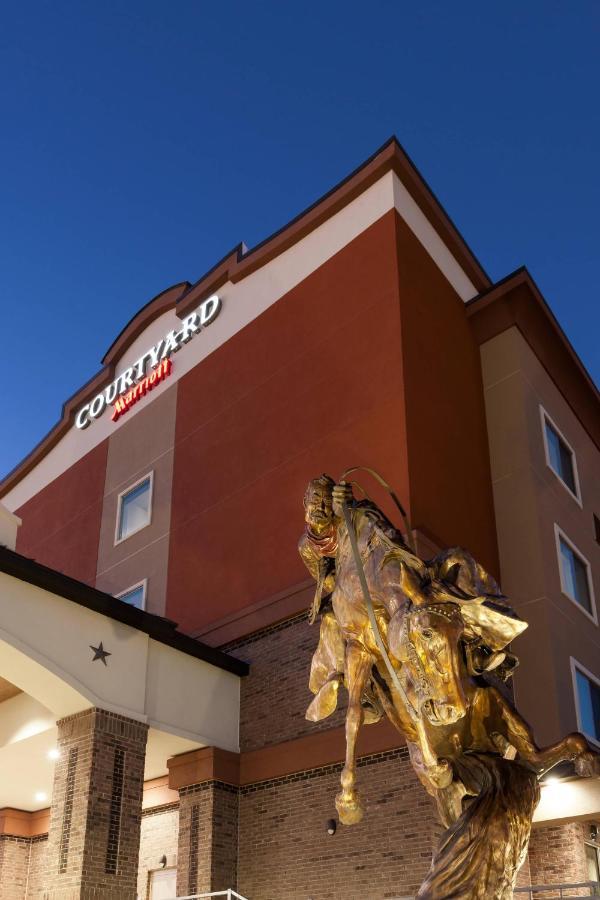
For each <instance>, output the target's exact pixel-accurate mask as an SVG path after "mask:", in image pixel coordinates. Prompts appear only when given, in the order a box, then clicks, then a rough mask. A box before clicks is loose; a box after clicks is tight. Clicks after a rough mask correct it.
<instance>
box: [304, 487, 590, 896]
mask: <svg viewBox="0 0 600 900" xmlns="http://www.w3.org/2000/svg"><path fill="white" fill-rule="evenodd" d="M394 499H396V498H394ZM304 507H305V522H306V526H305V531H304V534H303V535H302V537H301V539H300V543H299V551H300V555H301V556H302V559H303V561H304V563H305V564H306V566H307V568H308V569H309V571H310V572H311V574H312V576H313V577H314V578H315V581H316V582H317V589H316V593H315V599H314V601H313V605H312V609H311V611H310V621H311V623H312V622H314V621H315V620H316V618H317V616H318V615H319V614H320V615H321V625H320V636H319V644H318V647H317V650H316V651H315V654H314V656H313V660H312V665H311V672H310V681H309V687H310V690H311V691H312V693H313V694H314V695H315V697H314V699H313V701H312V702H311V704H310V706H309V707H308V710H307V713H306V717H307V718H308V719H309V720H311V721H319V720H321V719H323V718H325V717H326V716H329V715H331V713H332V712H334V710H335V709H336V706H337V699H338V691H339V688H340V687H341V686H342V685H343V686H344V687H345V689H346V691H347V693H348V709H347V713H346V759H345V764H344V768H343V770H342V774H341V787H342V789H341V791H340V793H339V794H338V795H337V797H336V807H337V810H338V814H339V818H340V821H341V822H342V823H344V824H346V825H351V824H354V823H356V822H358V821H360V819H361V818H362V815H363V811H362V806H361V802H360V798H359V796H358V793H357V791H356V786H355V782H356V740H357V736H358V732H359V729H360V727H361V726H362V725H363V724H368V723H371V722H375V721H377V720H378V719H379V718H381V716H382V715H384V714H385V715H387V716H388V718H389V719H390V721H391V722H392V723H393V725H394V726H395V727H396V728H397V729H398V730H399V731H400V732H401V734H402V735H403V736H404V737H405V739H406V743H407V746H408V750H409V754H410V759H411V762H412V765H413V768H414V769H415V772H416V774H417V776H418V777H419V779H420V781H421V783H422V784H423V786H424V787H425V789H426V790H427V792H428V793H429V794H430V795H431V796H432V797H433V798H434V799H435V801H436V805H437V809H438V812H439V815H440V818H441V821H442V823H443V824H444V826H445V827H446V831H445V832H444V834H443V836H442V839H441V842H440V846H439V848H438V850H437V851H436V853H435V854H434V857H433V860H432V864H431V869H430V871H429V874H428V876H427V878H426V880H425V882H424V883H423V885H422V886H421V888H420V890H419V893H418V894H417V897H418V898H419V900H442V898H448V897H452V898H455V900H509V898H512V891H513V887H514V883H515V880H516V875H517V872H518V870H519V867H520V866H521V864H522V862H523V860H524V858H525V854H526V852H527V844H528V840H529V833H530V830H531V820H532V817H533V813H534V810H535V807H536V805H537V803H538V800H539V787H538V779H539V777H540V776H541V775H542V774H543V773H544V772H546V771H548V769H550V768H552V767H553V766H555V765H556V764H557V763H559V762H561V761H563V760H573V762H574V764H575V768H576V771H577V772H578V773H579V774H581V775H587V776H591V775H593V774H600V766H599V757H598V755H597V754H596V753H595V752H594V751H593V750H592V749H591V748H590V747H589V745H588V743H587V741H586V740H585V738H584V737H583V736H582V735H581V734H577V733H575V734H570V735H568V736H567V737H566V738H565V739H564V740H562V741H560V742H559V743H557V744H554V745H552V746H550V747H546V748H544V749H540V748H539V747H537V745H536V743H535V741H534V738H533V734H532V732H531V729H530V728H529V726H528V725H527V723H526V722H525V721H524V720H523V719H522V718H521V716H520V715H519V713H518V712H517V711H516V709H515V708H514V706H513V705H512V704H511V703H510V701H509V700H508V699H507V697H506V696H504V693H503V692H502V691H501V690H500V689H499V687H498V686H494V685H493V684H492V683H490V682H491V679H490V677H489V676H490V673H492V672H493V673H494V676H496V678H498V679H500V682H499V683H501V682H502V681H506V680H507V679H508V678H510V676H511V674H512V670H513V669H514V667H515V666H516V665H517V660H516V658H515V657H514V656H512V654H511V653H509V652H508V650H507V649H506V648H507V646H508V645H509V644H510V642H511V641H512V640H513V639H514V638H516V637H517V636H518V635H519V634H520V633H521V632H522V631H523V630H524V629H525V628H526V627H527V623H526V622H524V621H522V620H521V619H520V618H519V617H518V616H517V614H516V613H515V612H514V611H513V610H512V609H511V607H510V605H509V604H508V601H507V599H506V598H505V597H504V596H503V595H502V592H501V591H500V588H499V587H498V585H497V584H496V582H495V581H494V579H493V578H492V577H491V576H490V575H489V574H488V573H487V572H486V571H485V570H484V569H483V568H482V567H481V566H480V565H479V564H478V563H477V562H476V561H475V560H474V559H473V557H472V556H471V555H470V554H469V553H467V552H466V551H464V550H461V549H458V548H454V549H451V550H446V551H444V552H442V553H440V554H439V555H438V556H436V557H435V558H434V559H432V560H429V561H427V562H426V561H424V560H422V559H421V558H420V557H419V556H418V555H417V554H416V553H415V552H414V551H413V550H412V549H411V548H410V547H409V546H408V544H407V542H406V541H407V540H408V534H407V538H406V539H405V538H404V537H403V536H402V534H401V533H400V532H399V531H398V530H397V529H396V528H395V527H394V525H393V524H392V523H391V522H390V521H389V520H388V519H387V518H386V516H385V515H384V514H383V513H382V512H381V510H380V509H379V508H378V507H377V506H376V505H375V504H374V503H372V502H371V501H370V500H362V501H359V502H358V501H356V500H355V499H354V496H353V493H352V487H351V485H349V484H347V483H345V482H344V481H341V482H340V484H337V485H336V484H335V483H334V481H333V479H331V478H330V477H329V476H327V475H322V476H321V477H320V478H316V479H314V480H313V481H311V482H310V483H309V485H308V488H307V490H306V493H305V497H304Z"/></svg>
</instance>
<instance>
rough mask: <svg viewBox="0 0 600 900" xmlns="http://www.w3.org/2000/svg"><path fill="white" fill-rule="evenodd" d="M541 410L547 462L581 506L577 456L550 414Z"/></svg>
mask: <svg viewBox="0 0 600 900" xmlns="http://www.w3.org/2000/svg"><path fill="white" fill-rule="evenodd" d="M540 410H541V414H542V428H543V431H544V447H545V450H546V462H547V464H548V466H549V467H550V468H551V469H552V471H553V472H554V474H555V475H556V476H557V477H558V478H559V479H560V481H562V483H563V484H564V486H565V487H566V488H567V489H568V490H569V491H570V493H571V494H572V495H573V497H575V499H576V500H577V502H578V503H579V504H581V500H580V497H579V479H578V477H577V464H576V462H575V454H574V453H573V451H572V450H571V448H570V446H569V445H568V444H567V442H566V440H565V438H564V437H563V436H562V434H561V433H560V431H559V430H558V428H557V427H556V425H555V424H554V422H553V421H552V419H551V418H550V416H549V415H548V413H547V412H546V411H545V410H544V409H542V407H540Z"/></svg>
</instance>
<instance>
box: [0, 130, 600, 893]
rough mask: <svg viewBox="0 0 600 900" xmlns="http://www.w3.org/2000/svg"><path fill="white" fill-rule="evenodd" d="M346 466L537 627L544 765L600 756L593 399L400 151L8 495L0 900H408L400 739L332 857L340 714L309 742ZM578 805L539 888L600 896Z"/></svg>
mask: <svg viewBox="0 0 600 900" xmlns="http://www.w3.org/2000/svg"><path fill="white" fill-rule="evenodd" d="M97 315H102V310H98V311H97ZM115 325H116V328H118V327H119V325H120V323H115ZM352 465H365V466H370V467H372V468H374V469H376V470H377V471H379V472H381V473H382V474H383V475H384V476H385V477H386V479H387V480H388V481H389V482H390V483H391V484H392V485H393V486H394V488H395V490H396V492H397V493H398V495H399V497H400V498H401V499H402V501H403V503H404V504H405V506H406V507H407V510H408V513H409V517H410V521H411V523H412V528H413V531H414V536H415V539H416V541H417V545H418V548H419V550H420V552H421V555H423V556H425V557H427V556H428V555H434V554H435V552H437V550H438V549H440V548H443V547H446V546H454V545H461V546H463V547H466V548H468V549H469V550H470V551H471V552H472V553H473V555H474V556H475V557H476V558H477V559H478V560H479V561H480V562H481V563H482V564H483V565H484V566H485V567H486V568H487V569H488V570H490V571H491V572H492V573H494V574H495V575H496V576H497V577H498V578H499V580H500V582H501V584H502V587H503V589H504V591H505V593H506V594H507V595H508V596H509V597H510V598H511V600H512V602H513V604H514V606H515V608H516V609H517V611H518V612H519V613H520V614H521V615H522V617H523V618H524V619H526V620H527V621H528V622H529V628H528V629H527V630H526V631H525V633H524V634H523V635H522V636H521V637H519V638H518V640H517V641H515V644H514V647H513V650H514V652H515V653H516V654H517V656H519V657H520V660H521V665H520V667H519V668H518V669H517V671H516V674H515V676H514V697H515V701H516V704H517V706H518V708H519V710H520V711H521V713H522V714H523V715H524V716H525V718H527V719H528V720H529V722H530V723H531V724H532V726H533V728H534V731H535V734H536V738H537V740H538V743H540V744H548V743H550V742H553V741H555V740H557V739H559V738H560V737H562V736H563V735H564V734H565V733H567V732H569V731H574V730H581V731H583V732H585V734H586V735H587V736H588V738H589V739H590V741H591V742H595V744H596V746H598V747H599V748H600V628H599V624H598V604H599V603H600V600H599V599H598V597H597V596H596V595H597V594H600V559H599V542H600V519H599V517H600V403H599V395H598V391H597V389H596V388H595V386H594V384H593V383H592V381H591V380H590V378H589V376H588V374H587V373H586V371H585V369H584V368H583V366H582V364H581V362H580V361H579V359H578V358H577V356H576V354H575V352H574V351H573V348H572V347H571V345H570V344H569V342H568V340H567V338H566V337H565V335H564V333H563V332H562V330H561V328H560V326H559V324H558V323H557V321H556V319H555V318H554V316H553V315H552V312H551V311H550V309H549V307H548V306H547V304H546V302H545V301H544V299H543V297H542V296H541V294H540V292H539V290H538V288H537V287H536V285H535V283H534V281H533V280H532V278H531V276H530V275H529V274H528V272H527V270H525V269H520V270H518V271H516V272H515V273H513V274H511V275H509V276H507V277H506V278H505V279H504V280H502V281H501V282H498V283H492V281H491V280H490V279H489V277H488V276H487V275H486V272H485V270H484V269H483V268H482V266H481V264H480V263H479V262H478V260H477V259H476V258H475V256H474V255H473V253H472V252H471V250H470V249H469V247H468V246H467V244H466V243H465V241H464V239H463V238H462V237H461V235H460V234H459V233H458V231H457V229H456V228H455V226H454V225H453V223H452V221H451V220H450V218H449V217H448V215H447V214H446V213H445V212H444V210H443V209H442V208H441V206H440V204H439V202H438V201H437V200H436V198H435V197H434V195H433V194H432V192H431V190H430V189H429V187H428V186H427V185H426V183H425V182H424V180H423V179H422V177H421V176H420V175H419V173H418V172H417V170H416V169H415V168H414V166H413V164H412V163H411V162H410V160H409V159H408V158H407V156H406V155H405V153H404V152H403V150H402V149H401V148H400V146H399V145H398V143H397V142H396V141H395V140H391V141H389V142H388V143H387V144H386V145H385V146H384V147H383V148H382V149H381V150H379V151H378V152H377V153H376V154H375V155H374V156H373V157H372V158H371V159H369V160H368V161H367V162H366V163H364V165H362V166H361V167H360V168H359V169H357V170H356V171H355V172H354V173H353V174H351V175H350V176H349V177H348V178H346V179H345V180H344V181H343V182H341V183H340V184H339V185H338V186H337V187H335V188H334V189H333V190H332V191H330V192H329V193H328V194H327V195H326V196H325V197H323V198H322V199H321V200H319V201H318V202H316V203H315V204H314V205H313V206H311V207H310V208H309V209H308V210H306V211H305V212H304V213H302V214H301V215H299V216H298V217H297V218H296V219H294V220H293V221H292V222H291V223H289V224H288V225H287V226H285V227H284V228H282V229H281V230H280V231H278V232H277V233H276V234H274V235H273V236H272V237H270V238H268V239H267V240H265V241H264V242H263V243H261V244H260V245H259V246H257V247H256V248H254V249H252V250H247V249H246V248H245V247H243V246H242V245H240V246H239V247H238V248H236V249H235V250H234V251H233V252H232V253H230V254H229V255H228V256H226V257H225V258H224V259H222V260H221V261H220V262H218V263H217V264H216V265H215V266H214V267H213V268H212V269H211V270H210V271H209V272H208V273H207V274H206V275H204V276H203V277H202V278H200V280H198V281H196V282H195V283H193V284H192V283H189V282H182V283H180V284H176V285H174V286H172V287H169V288H167V289H166V290H163V291H162V292H161V293H159V294H158V295H157V296H156V297H155V298H154V299H153V300H151V301H150V302H148V303H147V304H146V305H145V306H144V307H142V309H141V310H140V312H139V313H137V314H136V315H135V316H134V318H133V319H132V320H131V321H130V322H129V323H128V324H127V325H125V327H124V328H123V329H122V330H121V331H120V332H119V333H117V335H116V337H115V340H114V343H113V344H112V345H111V347H110V348H109V349H108V351H107V353H106V355H105V356H104V358H103V360H102V367H101V369H100V370H99V372H98V374H97V375H96V376H95V377H94V378H93V379H92V380H91V381H90V382H89V383H88V384H86V385H85V386H84V387H83V388H82V389H81V390H80V391H78V393H77V394H76V395H75V396H73V397H71V398H70V399H69V400H67V401H66V403H65V404H64V406H63V410H62V415H61V418H60V420H59V422H58V423H57V424H56V426H55V427H54V428H53V429H52V431H51V432H50V433H49V434H48V435H47V436H46V437H45V438H44V439H43V440H42V442H41V443H40V444H39V445H38V446H37V447H36V448H35V449H34V450H32V452H31V453H30V454H29V456H28V457H26V459H25V460H23V462H22V463H21V464H20V465H19V466H17V468H16V469H15V470H14V471H13V472H11V473H10V474H9V475H7V476H6V477H5V479H4V480H3V482H2V483H1V484H0V502H1V503H2V507H0V544H3V545H4V546H3V547H0V897H1V898H7V900H25V898H27V900H29V898H59V897H60V898H71V897H86V898H87V897H90V898H91V897H94V898H97V897H102V898H109V900H112V898H114V900H117V898H118V900H121V898H123V900H124V898H134V897H136V896H137V897H139V898H142V900H147V898H152V900H160V898H167V897H174V896H188V895H194V894H197V893H203V892H209V891H218V890H226V889H228V888H234V889H237V890H238V891H239V893H240V894H242V895H243V896H244V897H246V898H248V900H309V898H312V900H358V898H361V900H379V898H383V897H392V896H393V897H400V896H411V895H413V894H414V892H415V890H416V888H417V887H418V885H419V884H420V882H421V880H422V878H423V877H424V875H425V872H426V871H427V868H428V866H429V860H430V856H431V852H432V849H433V848H434V846H435V842H436V839H437V836H438V834H439V826H438V824H437V821H436V817H435V815H434V811H433V806H432V803H431V801H430V798H429V797H428V796H427V794H426V793H425V792H424V790H423V789H422V787H421V786H420V784H419V783H418V782H417V779H416V777H415V776H414V774H413V771H412V769H411V766H410V763H409V761H408V758H407V752H406V748H405V747H404V745H403V741H402V739H401V737H400V736H399V735H398V734H397V733H396V732H395V731H394V730H393V729H392V728H391V726H389V725H388V724H386V723H385V722H380V723H378V724H377V725H372V726H366V727H364V728H363V731H362V734H361V736H360V741H359V755H360V761H359V788H360V790H361V794H362V796H363V798H364V800H365V803H366V814H365V817H364V819H363V821H362V822H361V823H360V824H359V825H356V826H353V827H344V826H338V827H337V828H336V829H335V833H333V834H330V833H329V831H331V830H333V829H332V828H330V827H329V828H328V825H329V820H331V819H332V818H333V817H334V815H335V809H334V804H333V800H334V796H335V793H336V790H337V782H338V780H339V772H340V769H341V760H342V757H343V751H344V734H343V721H344V710H343V708H342V709H339V710H338V711H337V712H336V713H335V714H334V715H333V716H332V717H331V718H329V719H326V720H325V721H323V722H320V723H319V724H318V725H315V724H312V723H309V722H307V721H306V720H305V718H304V713H305V710H306V707H307V705H308V703H309V702H310V699H311V695H310V693H309V691H308V672H309V665H310V659H311V656H312V653H313V651H314V649H315V647H316V644H317V640H318V630H317V629H318V626H313V627H311V626H309V624H308V621H307V609H308V607H309V606H310V603H311V599H312V595H313V593H314V584H313V583H312V582H311V581H310V580H309V579H308V578H307V573H306V570H305V569H304V567H303V565H302V562H301V560H300V558H299V556H298V553H297V549H296V548H297V541H298V538H299V536H300V534H301V532H302V529H303V508H302V497H303V493H304V489H305V487H306V484H307V482H308V481H309V479H310V478H312V477H314V476H316V475H319V474H320V473H321V472H327V473H329V474H330V475H332V476H334V477H336V478H337V477H339V476H340V474H341V472H342V471H344V470H345V469H346V468H348V467H349V466H352ZM373 496H374V499H376V500H377V501H378V502H379V503H380V505H381V506H382V508H384V509H385V510H386V512H388V513H389V515H390V517H391V518H395V515H394V511H393V508H392V507H390V506H389V504H388V502H387V500H386V497H385V496H384V495H383V494H381V495H380V494H378V492H377V488H376V487H374V489H373ZM559 774H560V775H561V778H560V779H559V780H557V781H556V782H554V783H548V784H546V785H545V786H544V787H543V789H542V801H541V803H540V806H539V808H538V811H537V813H536V820H535V824H534V829H533V832H532V839H531V843H530V851H529V856H528V859H527V861H526V863H525V865H524V867H523V869H522V871H521V873H520V883H521V884H522V885H528V884H539V883H549V882H552V883H572V882H581V881H586V880H593V879H595V878H598V866H599V859H600V856H599V854H600V842H599V840H598V830H597V826H598V824H599V823H600V780H599V779H591V780H585V781H584V780H581V779H578V778H576V777H574V776H573V774H572V772H571V771H569V770H561V772H560V773H559Z"/></svg>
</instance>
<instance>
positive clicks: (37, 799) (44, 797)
mask: <svg viewBox="0 0 600 900" xmlns="http://www.w3.org/2000/svg"><path fill="white" fill-rule="evenodd" d="M47 799H48V794H45V793H44V792H43V791H38V792H37V794H36V795H35V802H36V803H43V802H44V800H47Z"/></svg>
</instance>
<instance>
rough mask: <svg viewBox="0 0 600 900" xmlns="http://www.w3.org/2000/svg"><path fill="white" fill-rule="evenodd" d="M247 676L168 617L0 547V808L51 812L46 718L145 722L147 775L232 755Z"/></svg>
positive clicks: (51, 723) (49, 721)
mask: <svg viewBox="0 0 600 900" xmlns="http://www.w3.org/2000/svg"><path fill="white" fill-rule="evenodd" d="M246 672H247V666H246V664H245V663H242V662H240V661H239V660H236V659H234V658H233V657H230V656H227V655H226V654H224V653H221V652H220V651H218V650H215V649H214V648H211V647H207V646H206V645H203V644H201V643H199V642H198V641H196V640H193V639H192V638H189V637H187V636H185V635H183V634H180V633H179V632H178V631H177V629H176V626H175V624H174V623H173V622H170V621H168V620H166V619H163V618H161V617H159V616H154V615H152V614H150V613H146V612H144V611H143V610H139V609H136V608H135V607H132V606H128V605H127V604H126V603H123V602H122V601H120V600H117V599H115V598H114V597H111V596H109V595H108V594H104V593H103V592H101V591H97V590H96V589H94V588H91V587H89V586H88V585H85V584H83V583H81V582H78V581H75V580H74V579H72V578H69V577H67V576H65V575H63V574H61V573H59V572H56V571H54V570H52V569H48V568H46V567H45V566H42V565H40V564H38V563H36V562H35V561H33V560H30V559H27V558H25V557H23V556H21V555H20V554H18V553H16V552H14V551H13V550H11V549H9V548H8V547H0V809H1V808H3V807H7V806H10V807H16V808H18V809H26V810H33V809H41V808H44V807H46V806H48V805H49V800H50V796H49V795H50V792H51V785H52V776H53V764H52V757H53V755H54V754H53V751H54V747H55V742H56V722H57V720H59V719H62V718H63V717H65V716H69V715H72V714H74V713H77V712H81V711H83V710H85V709H88V708H90V707H100V708H102V709H105V710H108V711H111V712H115V713H118V714H120V715H124V716H128V717H130V718H132V719H137V720H138V721H140V722H144V723H146V724H147V725H148V726H149V737H148V746H147V754H146V778H155V777H158V776H160V775H164V774H166V772H167V765H166V762H167V759H168V758H169V757H171V756H174V755H177V754H179V753H183V752H186V751H188V750H192V749H197V748H199V747H203V746H215V747H219V748H221V749H224V750H230V751H234V752H237V751H238V750H239V745H238V731H239V698H240V677H241V676H242V675H244V674H246Z"/></svg>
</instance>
